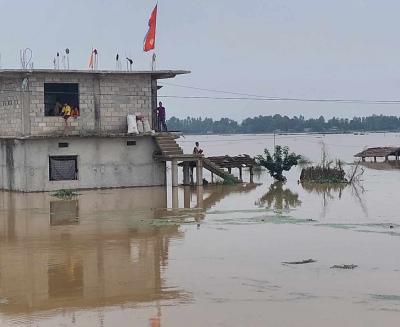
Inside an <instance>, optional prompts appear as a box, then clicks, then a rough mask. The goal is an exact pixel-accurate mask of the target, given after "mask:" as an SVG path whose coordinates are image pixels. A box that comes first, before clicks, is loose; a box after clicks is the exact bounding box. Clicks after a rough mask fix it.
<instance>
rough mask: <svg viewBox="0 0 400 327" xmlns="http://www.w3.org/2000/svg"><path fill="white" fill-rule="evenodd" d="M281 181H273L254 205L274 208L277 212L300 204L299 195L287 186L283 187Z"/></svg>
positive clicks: (288, 209)
mask: <svg viewBox="0 0 400 327" xmlns="http://www.w3.org/2000/svg"><path fill="white" fill-rule="evenodd" d="M283 185H284V184H283V183H282V182H275V183H273V184H271V185H270V187H269V190H268V192H267V193H266V194H264V195H263V196H262V197H261V198H260V199H258V200H257V201H256V205H258V206H259V207H264V206H266V208H268V209H274V210H275V211H277V212H282V211H290V210H291V209H293V208H296V207H298V206H300V205H301V201H300V200H299V195H298V194H297V193H294V192H292V191H291V190H290V189H288V188H283Z"/></svg>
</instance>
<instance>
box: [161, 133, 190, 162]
mask: <svg viewBox="0 0 400 327" xmlns="http://www.w3.org/2000/svg"><path fill="white" fill-rule="evenodd" d="M155 141H156V143H157V145H158V148H159V150H160V154H161V155H162V156H163V157H174V156H180V155H183V150H182V149H181V147H180V146H179V145H178V144H177V143H176V141H175V138H174V137H173V136H172V135H171V134H168V133H163V134H159V135H157V136H155Z"/></svg>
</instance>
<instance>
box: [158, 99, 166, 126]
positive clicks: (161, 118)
mask: <svg viewBox="0 0 400 327" xmlns="http://www.w3.org/2000/svg"><path fill="white" fill-rule="evenodd" d="M157 118H158V130H159V131H160V132H167V131H168V129H167V124H166V123H165V108H164V107H163V105H162V102H161V101H160V102H159V104H158V108H157Z"/></svg>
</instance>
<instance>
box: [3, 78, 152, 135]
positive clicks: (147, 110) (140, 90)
mask: <svg viewBox="0 0 400 327" xmlns="http://www.w3.org/2000/svg"><path fill="white" fill-rule="evenodd" d="M24 78H28V84H27V88H26V90H25V92H22V82H23V80H24ZM45 83H78V84H79V109H80V117H78V118H76V119H69V120H68V124H69V128H68V131H69V134H70V135H88V134H100V133H102V134H111V133H112V134H115V133H126V131H127V123H126V116H127V115H128V114H134V113H136V112H140V113H142V114H143V115H145V116H148V118H149V121H150V122H151V121H152V101H153V102H154V100H152V79H151V75H149V74H126V75H125V74H90V73H68V74H65V73H55V72H52V73H42V72H30V73H23V72H19V73H18V74H17V73H15V74H10V75H4V76H2V77H1V79H0V136H20V135H33V136H37V135H63V133H64V126H65V123H64V119H63V118H62V117H46V116H45V115H44V84H45Z"/></svg>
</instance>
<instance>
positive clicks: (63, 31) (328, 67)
mask: <svg viewBox="0 0 400 327" xmlns="http://www.w3.org/2000/svg"><path fill="white" fill-rule="evenodd" d="M0 5H1V7H0V8H1V13H2V15H1V16H2V17H1V20H0V53H1V66H2V68H17V67H18V66H19V49H21V48H25V47H30V48H31V49H32V50H33V61H34V66H35V68H51V67H52V58H53V57H54V56H55V54H56V52H57V51H60V52H61V51H63V50H64V49H65V48H66V47H68V48H70V50H71V55H70V56H71V68H74V69H85V68H86V66H87V62H88V57H89V53H90V49H91V47H92V46H94V47H96V48H98V50H99V68H101V69H113V68H114V67H115V63H114V58H115V54H116V53H117V52H118V53H120V55H121V56H125V55H127V56H130V57H133V59H134V61H135V64H134V66H135V69H149V67H150V55H149V54H145V53H143V52H142V42H143V37H144V34H145V32H146V29H147V21H148V18H149V15H150V12H151V10H152V8H153V7H154V5H155V1H150V0H109V1H100V0H96V1H95V0H80V1H77V0H68V1H66V0H64V1H58V0H35V1H28V0H26V1H21V0H0ZM158 5H159V11H158V30H157V55H158V68H159V69H187V70H191V71H192V73H191V74H190V75H187V76H181V77H177V78H176V79H174V80H168V81H167V80H166V81H160V84H164V85H165V86H164V88H163V89H162V91H161V92H160V95H169V96H171V95H175V96H207V97H229V96H231V95H229V94H225V93H217V92H205V91H200V90H195V89H191V88H184V87H177V86H172V85H170V84H171V83H172V84H177V85H182V86H191V87H197V88H204V89H212V90H220V91H230V92H237V93H244V94H255V95H261V96H267V97H293V98H313V99H320V98H340V99H364V100H375V99H379V100H381V99H384V100H392V99H400V95H399V90H400V40H399V39H400V36H399V33H398V31H399V30H400V20H399V19H398V13H399V12H400V1H395V0H384V1H376V0H335V1H327V0H301V1H299V0H251V1H239V0H229V1H228V0H215V1H204V0H190V1H188V0H159V3H158ZM167 83H168V84H169V85H167ZM163 101H164V103H165V105H166V107H167V113H168V115H175V116H178V117H186V116H188V115H190V116H203V117H205V116H209V117H214V118H220V117H230V118H233V119H237V120H241V119H242V118H245V117H248V116H255V115H267V114H275V113H280V114H283V115H285V114H286V115H290V116H291V115H300V114H302V115H304V116H305V117H313V116H319V115H324V116H325V117H332V116H337V117H352V116H354V115H361V116H364V115H369V114H372V113H377V114H380V113H382V114H393V115H400V110H399V109H400V106H399V105H376V104H355V103H352V104H338V103H307V102H306V103H304V102H285V101H282V102H275V101H274V102H270V101H253V100H221V99H219V100H218V99H185V98H164V99H163Z"/></svg>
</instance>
